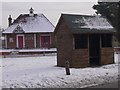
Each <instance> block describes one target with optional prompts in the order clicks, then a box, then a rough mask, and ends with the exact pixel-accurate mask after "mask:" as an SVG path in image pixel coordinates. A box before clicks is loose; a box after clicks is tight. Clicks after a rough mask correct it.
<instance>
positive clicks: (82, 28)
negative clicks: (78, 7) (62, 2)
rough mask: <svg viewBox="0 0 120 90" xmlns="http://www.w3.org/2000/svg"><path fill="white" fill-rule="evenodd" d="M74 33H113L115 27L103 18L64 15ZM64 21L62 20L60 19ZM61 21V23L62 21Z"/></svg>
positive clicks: (62, 16)
mask: <svg viewBox="0 0 120 90" xmlns="http://www.w3.org/2000/svg"><path fill="white" fill-rule="evenodd" d="M61 18H63V19H64V21H65V22H66V24H67V26H68V28H69V29H70V31H71V32H72V33H113V32H115V30H114V28H113V26H112V25H111V24H110V23H109V22H108V21H107V19H106V18H105V17H102V16H98V15H97V16H89V15H73V14H62V15H61ZM60 20H62V19H60ZM60 20H59V21H60Z"/></svg>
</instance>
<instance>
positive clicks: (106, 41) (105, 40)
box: [101, 34, 112, 47]
mask: <svg viewBox="0 0 120 90" xmlns="http://www.w3.org/2000/svg"><path fill="white" fill-rule="evenodd" d="M101 41H102V47H112V34H104V35H101Z"/></svg>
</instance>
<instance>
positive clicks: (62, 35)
mask: <svg viewBox="0 0 120 90" xmlns="http://www.w3.org/2000/svg"><path fill="white" fill-rule="evenodd" d="M58 29H59V30H58V32H57V34H56V46H57V66H64V65H65V61H66V60H68V61H69V63H70V66H72V50H73V36H72V34H71V33H70V31H69V30H68V28H67V25H66V24H65V22H64V21H63V22H62V24H61V26H60V28H58Z"/></svg>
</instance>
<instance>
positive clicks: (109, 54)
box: [100, 47, 114, 65]
mask: <svg viewBox="0 0 120 90" xmlns="http://www.w3.org/2000/svg"><path fill="white" fill-rule="evenodd" d="M100 63H101V65H105V64H112V63H114V49H113V48H111V47H110V48H101V61H100Z"/></svg>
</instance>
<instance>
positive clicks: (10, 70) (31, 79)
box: [1, 55, 120, 88]
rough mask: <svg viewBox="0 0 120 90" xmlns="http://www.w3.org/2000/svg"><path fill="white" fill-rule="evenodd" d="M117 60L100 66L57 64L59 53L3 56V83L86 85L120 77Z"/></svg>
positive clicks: (25, 85)
mask: <svg viewBox="0 0 120 90" xmlns="http://www.w3.org/2000/svg"><path fill="white" fill-rule="evenodd" d="M119 57H120V55H115V64H110V65H104V66H101V67H96V68H91V67H88V68H80V69H75V68H71V69H70V71H71V75H65V69H64V68H61V67H56V64H57V61H56V60H57V59H56V56H40V57H24V58H3V59H2V66H1V67H2V87H4V88H16V87H17V88H84V87H88V86H93V85H98V84H103V83H110V82H113V81H116V80H118V59H119Z"/></svg>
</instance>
